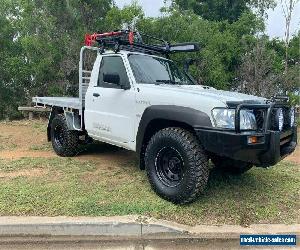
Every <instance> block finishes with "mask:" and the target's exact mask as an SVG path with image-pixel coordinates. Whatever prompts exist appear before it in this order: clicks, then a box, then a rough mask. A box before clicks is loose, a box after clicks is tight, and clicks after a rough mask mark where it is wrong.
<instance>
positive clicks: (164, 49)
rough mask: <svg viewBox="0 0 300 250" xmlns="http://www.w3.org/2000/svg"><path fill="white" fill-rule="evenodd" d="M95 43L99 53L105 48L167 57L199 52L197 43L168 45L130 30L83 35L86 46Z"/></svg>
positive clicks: (160, 40) (155, 38)
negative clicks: (150, 42) (149, 41)
mask: <svg viewBox="0 0 300 250" xmlns="http://www.w3.org/2000/svg"><path fill="white" fill-rule="evenodd" d="M142 37H143V38H147V39H148V40H150V39H151V40H154V41H156V42H157V43H158V44H146V43H144V42H143V38H142ZM96 42H97V43H98V45H99V48H100V53H103V52H104V51H105V48H112V49H113V50H114V51H115V52H118V51H119V50H121V49H123V50H128V51H137V52H142V53H148V54H163V55H169V54H171V53H175V52H193V51H198V50H199V45H198V44H197V43H179V44H170V43H169V42H167V41H165V40H163V39H160V38H157V37H154V36H150V35H146V34H141V33H139V32H137V31H130V30H121V31H113V32H106V33H94V34H86V35H85V45H86V46H92V45H93V44H95V43H96Z"/></svg>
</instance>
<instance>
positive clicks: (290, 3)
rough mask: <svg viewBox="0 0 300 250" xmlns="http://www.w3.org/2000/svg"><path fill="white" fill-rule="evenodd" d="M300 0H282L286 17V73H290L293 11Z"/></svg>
mask: <svg viewBox="0 0 300 250" xmlns="http://www.w3.org/2000/svg"><path fill="white" fill-rule="evenodd" d="M298 1H299V0H280V2H281V8H282V11H283V15H284V18H285V33H284V36H285V74H287V73H288V47H289V41H290V26H291V20H292V13H293V10H294V7H295V4H296V3H297V2H298Z"/></svg>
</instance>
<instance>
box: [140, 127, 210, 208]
mask: <svg viewBox="0 0 300 250" xmlns="http://www.w3.org/2000/svg"><path fill="white" fill-rule="evenodd" d="M165 151H166V152H165ZM162 152H164V153H162ZM173 156H174V157H173ZM145 167H146V172H147V176H148V179H149V182H150V184H151V186H152V188H153V190H154V191H155V192H156V193H157V194H158V195H159V196H160V197H162V198H164V199H166V200H168V201H171V202H173V203H175V204H185V203H190V202H193V201H194V200H195V199H196V198H197V197H198V195H199V194H201V192H202V191H203V190H204V189H205V187H206V185H207V181H208V177H209V165H208V157H207V155H206V152H205V151H204V150H203V148H202V147H201V145H200V143H199V141H198V139H197V138H196V136H194V135H193V133H191V132H189V131H187V130H185V129H182V128H176V127H170V128H165V129H162V130H160V131H158V132H157V133H156V134H155V135H154V136H153V137H152V138H151V139H150V142H149V143H148V145H147V147H146V152H145ZM164 167H166V168H169V170H168V171H165V168H164ZM180 167H181V169H182V171H181V172H180V169H179V168H180ZM176 170H178V171H177V172H178V173H179V172H180V174H178V175H177V172H176ZM173 173H176V174H174V175H173ZM172 175H173V176H172ZM169 176H171V177H169ZM175 177H176V178H175ZM177 177H178V178H177ZM173 179H174V180H173ZM175 179H178V180H176V181H175Z"/></svg>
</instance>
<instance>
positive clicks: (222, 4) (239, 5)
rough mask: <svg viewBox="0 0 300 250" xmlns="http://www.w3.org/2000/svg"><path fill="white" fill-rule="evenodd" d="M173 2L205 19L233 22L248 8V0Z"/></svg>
mask: <svg viewBox="0 0 300 250" xmlns="http://www.w3.org/2000/svg"><path fill="white" fill-rule="evenodd" d="M175 3H176V4H178V5H179V7H180V8H182V9H185V10H187V9H192V10H193V11H194V12H195V13H196V14H197V15H200V16H201V17H203V18H205V19H207V20H211V21H223V20H227V21H229V22H235V21H237V20H238V18H239V17H240V16H241V15H242V13H244V12H245V11H248V10H249V7H248V4H249V3H250V0H237V1H233V0H221V1H220V0H188V1H186V0H175Z"/></svg>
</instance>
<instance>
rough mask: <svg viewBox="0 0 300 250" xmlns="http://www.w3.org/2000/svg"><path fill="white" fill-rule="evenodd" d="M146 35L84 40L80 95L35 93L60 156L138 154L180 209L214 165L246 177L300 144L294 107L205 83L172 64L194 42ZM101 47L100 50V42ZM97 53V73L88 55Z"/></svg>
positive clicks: (154, 180) (203, 184) (155, 186)
mask: <svg viewBox="0 0 300 250" xmlns="http://www.w3.org/2000/svg"><path fill="white" fill-rule="evenodd" d="M142 36H143V37H144V36H146V35H141V34H139V33H138V32H133V31H129V30H122V31H116V32H109V33H102V34H96V33H94V34H92V35H86V37H85V46H84V47H82V48H81V51H80V61H79V97H78V98H73V97H34V98H33V103H34V104H35V106H39V107H41V106H43V107H50V108H51V113H50V116H49V123H48V127H47V136H48V140H49V141H51V142H52V145H53V149H54V151H55V152H56V153H57V154H58V155H60V156H66V157H70V156H75V155H76V154H78V152H79V151H78V147H79V144H81V143H82V141H83V140H87V139H88V138H92V139H94V140H97V141H101V142H105V143H109V144H112V145H116V146H119V147H122V148H125V149H128V150H132V151H135V152H136V153H137V156H138V158H139V165H140V168H141V169H145V170H146V172H147V176H148V179H149V182H150V184H151V186H152V188H153V190H154V191H155V192H156V193H157V194H158V195H159V196H161V197H162V198H164V199H166V200H169V201H171V202H173V203H177V204H184V203H189V202H192V201H194V200H195V199H196V198H197V196H198V195H199V194H201V192H202V191H203V190H204V188H205V187H206V184H207V180H208V177H209V172H210V168H209V164H208V163H209V160H211V161H212V162H213V164H214V165H215V167H216V168H219V169H221V170H222V172H224V173H225V172H227V173H231V174H242V173H244V172H246V171H248V170H249V169H250V168H251V167H252V166H254V165H255V166H257V167H269V166H272V165H275V164H276V163H277V162H279V161H280V160H281V159H283V158H284V157H286V156H287V155H289V154H291V153H292V152H293V151H294V150H295V147H296V144H297V128H296V124H295V114H294V108H293V107H291V106H289V105H288V102H287V100H286V98H285V97H279V96H277V97H274V98H272V99H266V98H262V97H257V96H251V95H246V94H241V93H237V92H229V91H221V90H216V89H214V88H212V87H208V86H203V85H199V84H197V83H196V82H195V80H194V79H193V78H192V77H191V76H190V75H189V74H188V73H187V72H185V71H182V70H180V69H179V68H178V67H177V66H176V65H175V63H174V62H173V61H172V60H170V59H169V57H170V55H171V54H172V53H176V52H192V51H196V50H198V45H197V44H195V43H184V44H175V45H172V44H170V43H169V42H166V41H163V40H160V39H157V38H154V37H150V38H151V39H156V40H155V41H156V42H157V43H158V44H149V43H144V42H143V39H142ZM95 44H96V45H95ZM86 50H93V51H95V53H97V58H96V60H95V62H94V65H93V69H92V70H91V71H89V70H86V69H84V67H83V65H84V64H83V60H84V59H83V53H84V51H86Z"/></svg>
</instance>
